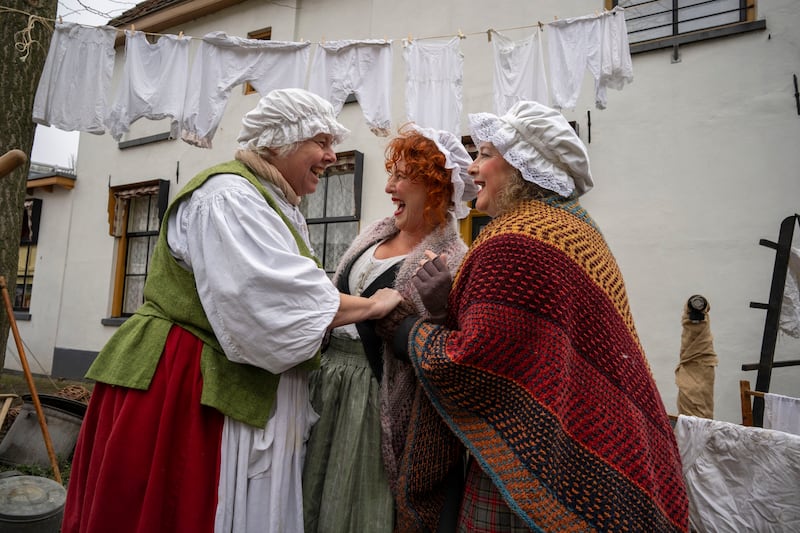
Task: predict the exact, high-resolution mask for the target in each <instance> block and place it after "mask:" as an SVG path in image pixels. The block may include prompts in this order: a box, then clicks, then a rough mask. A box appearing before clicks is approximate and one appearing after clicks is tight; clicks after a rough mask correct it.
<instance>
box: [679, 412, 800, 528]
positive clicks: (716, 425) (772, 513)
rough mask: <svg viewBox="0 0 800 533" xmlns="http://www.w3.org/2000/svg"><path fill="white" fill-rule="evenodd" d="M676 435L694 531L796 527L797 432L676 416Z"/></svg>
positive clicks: (799, 509) (799, 483) (799, 512)
mask: <svg viewBox="0 0 800 533" xmlns="http://www.w3.org/2000/svg"><path fill="white" fill-rule="evenodd" d="M675 438H676V440H677V442H678V450H679V451H680V454H681V463H682V464H683V476H684V480H685V481H686V491H687V494H688V496H689V523H690V525H691V527H692V529H693V530H695V531H698V532H699V533H740V532H742V531H758V532H759V533H778V532H787V533H788V532H790V531H792V532H794V531H800V436H797V435H792V434H789V433H784V432H782V431H774V430H771V429H762V428H757V427H747V426H740V425H738V424H732V423H730V422H722V421H719V420H710V419H707V418H699V417H694V416H684V415H680V416H679V417H678V421H677V423H676V425H675Z"/></svg>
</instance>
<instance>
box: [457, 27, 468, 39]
mask: <svg viewBox="0 0 800 533" xmlns="http://www.w3.org/2000/svg"><path fill="white" fill-rule="evenodd" d="M458 38H459V39H466V38H467V36H466V35H464V32H463V31H461V28H458Z"/></svg>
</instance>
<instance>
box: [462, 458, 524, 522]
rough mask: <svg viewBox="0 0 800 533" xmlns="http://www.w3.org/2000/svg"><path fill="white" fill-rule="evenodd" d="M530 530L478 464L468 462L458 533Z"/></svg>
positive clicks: (473, 461) (471, 459)
mask: <svg viewBox="0 0 800 533" xmlns="http://www.w3.org/2000/svg"><path fill="white" fill-rule="evenodd" d="M529 531H531V529H530V528H529V527H528V526H527V525H525V522H523V521H522V519H521V518H520V517H518V516H517V514H516V513H514V511H512V510H511V508H510V507H509V506H508V504H507V503H506V502H505V500H504V499H503V497H502V496H501V495H500V491H499V490H497V487H495V485H494V483H493V482H492V480H491V478H490V477H489V476H487V475H486V474H485V473H484V472H483V470H481V467H480V466H479V465H478V462H477V461H476V460H474V459H473V458H470V460H469V464H468V469H467V481H466V485H465V487H464V497H463V499H462V501H461V512H460V513H459V517H458V532H459V533H501V532H506V533H516V532H520V533H527V532H529Z"/></svg>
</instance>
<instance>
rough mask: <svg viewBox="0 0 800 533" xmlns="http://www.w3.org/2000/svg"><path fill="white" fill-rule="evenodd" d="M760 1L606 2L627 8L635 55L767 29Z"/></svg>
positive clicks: (628, 0) (632, 50)
mask: <svg viewBox="0 0 800 533" xmlns="http://www.w3.org/2000/svg"><path fill="white" fill-rule="evenodd" d="M757 1H758V0H606V7H607V8H608V9H612V8H613V7H615V6H617V5H619V6H620V7H622V8H624V9H625V22H626V25H627V27H628V41H629V42H630V45H631V53H636V52H641V51H647V50H652V49H657V48H666V47H670V46H675V45H678V44H684V43H687V42H693V41H699V40H704V39H711V38H716V37H722V36H725V35H730V34H733V33H741V32H746V31H751V30H754V29H763V28H764V27H766V23H765V22H764V21H756V20H755V13H756V4H757Z"/></svg>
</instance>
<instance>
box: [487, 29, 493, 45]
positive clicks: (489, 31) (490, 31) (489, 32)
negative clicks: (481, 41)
mask: <svg viewBox="0 0 800 533" xmlns="http://www.w3.org/2000/svg"><path fill="white" fill-rule="evenodd" d="M493 31H494V30H493V29H492V28H489V29H488V30H486V39H487V40H488V41H489V42H492V32H493Z"/></svg>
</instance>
